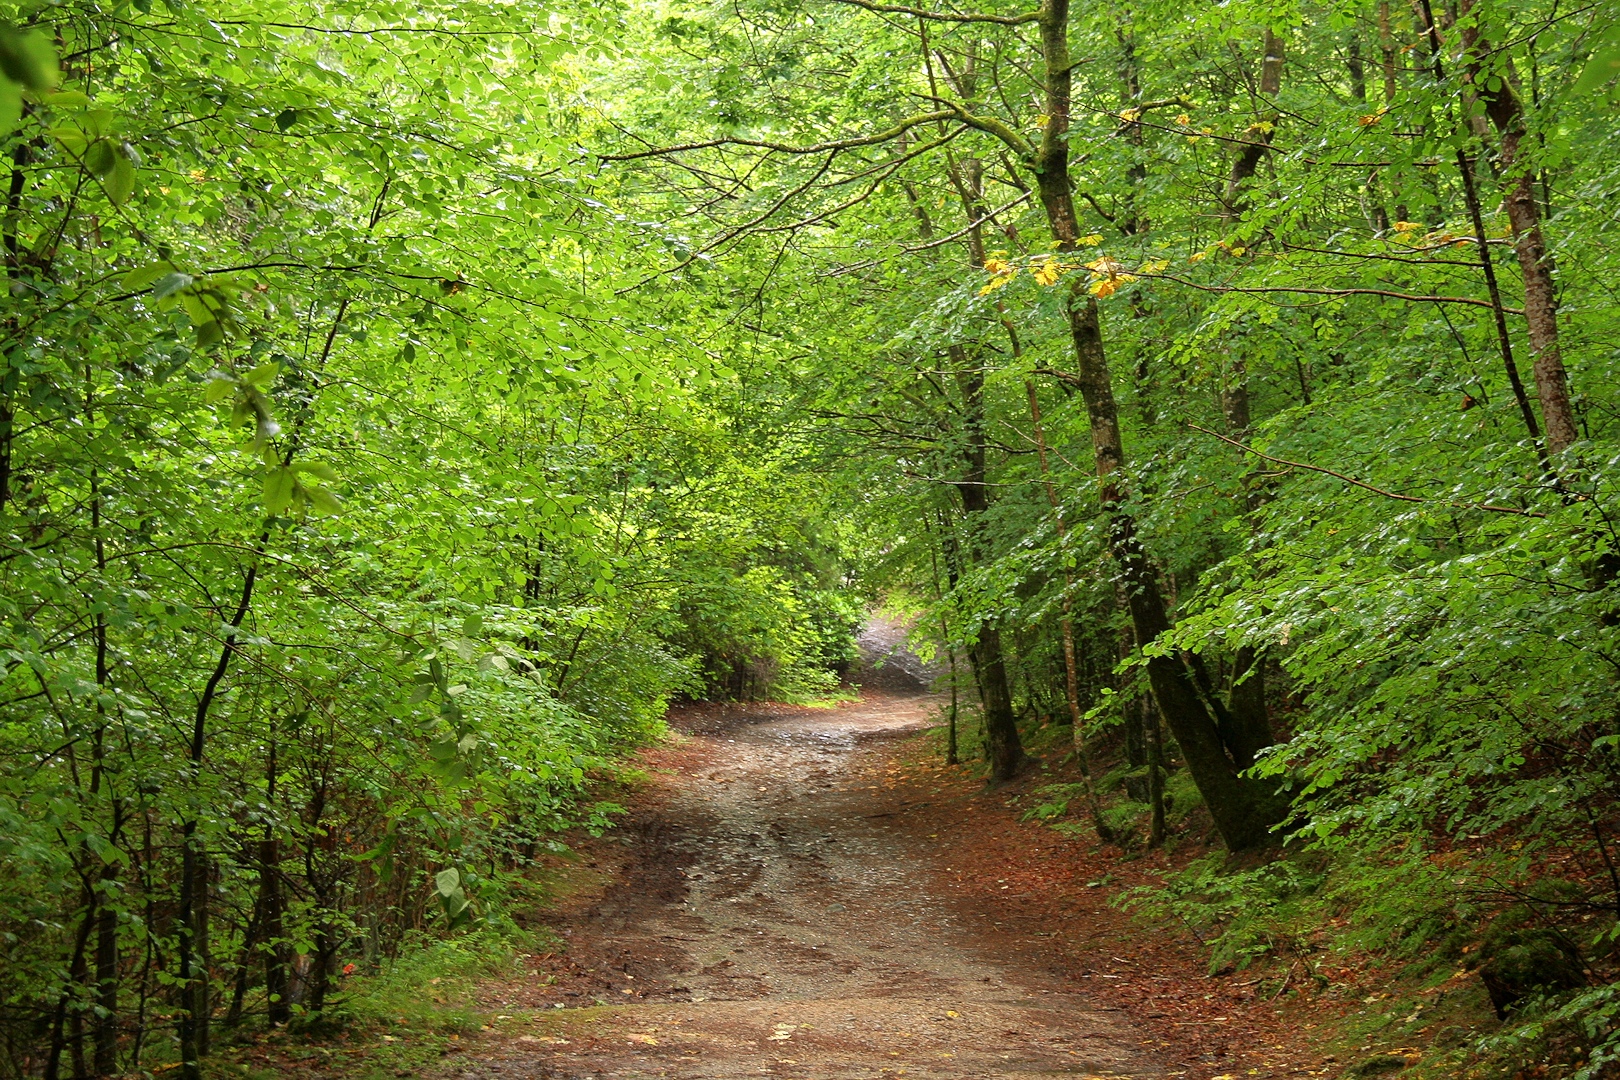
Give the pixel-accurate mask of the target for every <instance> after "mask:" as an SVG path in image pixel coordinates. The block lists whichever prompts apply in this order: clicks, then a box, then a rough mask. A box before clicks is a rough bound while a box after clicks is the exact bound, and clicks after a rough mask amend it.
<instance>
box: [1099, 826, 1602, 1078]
mask: <svg viewBox="0 0 1620 1080" xmlns="http://www.w3.org/2000/svg"><path fill="white" fill-rule="evenodd" d="M1498 863H1501V864H1502V865H1498ZM1507 870H1508V867H1507V865H1506V859H1505V857H1498V856H1494V855H1492V854H1491V853H1489V852H1481V851H1477V850H1470V851H1467V852H1461V851H1455V850H1453V851H1444V852H1440V851H1433V850H1429V849H1427V848H1425V847H1424V846H1423V845H1421V844H1419V843H1417V842H1415V841H1412V842H1408V843H1406V844H1405V845H1404V846H1401V847H1397V848H1392V849H1387V850H1382V851H1367V850H1356V849H1353V848H1348V847H1341V848H1338V849H1336V850H1334V851H1332V852H1328V851H1325V850H1322V849H1305V850H1293V851H1289V852H1287V853H1285V854H1283V855H1281V856H1279V857H1275V858H1272V859H1269V860H1266V861H1263V862H1259V863H1254V862H1253V861H1252V860H1251V861H1247V862H1242V861H1239V860H1234V859H1232V858H1231V857H1229V856H1227V855H1226V854H1225V853H1224V852H1213V853H1211V854H1209V855H1206V856H1204V857H1202V858H1197V859H1194V860H1193V861H1191V862H1189V863H1187V864H1186V865H1185V866H1183V867H1182V868H1180V869H1179V870H1176V871H1174V872H1172V873H1170V874H1167V875H1166V876H1165V878H1164V879H1163V881H1162V882H1161V883H1160V884H1158V885H1153V886H1141V887H1137V888H1133V889H1129V890H1126V891H1124V892H1123V893H1121V894H1120V895H1119V896H1118V897H1116V899H1115V903H1116V904H1117V905H1119V906H1121V907H1123V908H1125V909H1127V910H1130V911H1133V912H1135V913H1136V914H1137V915H1139V916H1140V917H1142V918H1144V919H1147V920H1149V921H1151V922H1153V923H1155V924H1157V925H1159V926H1164V927H1170V928H1173V929H1175V930H1180V931H1184V932H1186V933H1189V934H1191V935H1192V936H1194V937H1195V938H1196V939H1197V940H1198V941H1199V942H1200V943H1201V945H1202V946H1203V948H1204V950H1205V954H1206V956H1207V957H1208V964H1209V972H1210V974H1211V975H1212V976H1224V977H1227V978H1230V979H1234V980H1237V981H1240V982H1242V983H1243V984H1244V985H1247V986H1253V987H1254V993H1255V994H1256V995H1257V996H1258V997H1260V998H1262V999H1265V1000H1268V1001H1273V1002H1278V1003H1280V1004H1281V1005H1282V1006H1283V1007H1284V1009H1285V1010H1290V1009H1296V1010H1298V1019H1299V1020H1300V1023H1301V1027H1302V1030H1307V1031H1311V1032H1312V1034H1311V1044H1312V1046H1313V1048H1314V1049H1316V1050H1318V1051H1320V1052H1321V1053H1322V1054H1323V1056H1324V1058H1327V1059H1328V1063H1329V1064H1330V1065H1339V1066H1342V1068H1343V1073H1342V1075H1345V1076H1364V1075H1374V1074H1378V1073H1383V1072H1396V1071H1399V1072H1401V1074H1402V1075H1403V1076H1408V1077H1412V1078H1413V1080H1419V1078H1421V1080H1428V1078H1435V1080H1438V1078H1440V1077H1458V1076H1465V1077H1469V1078H1472V1080H1515V1078H1518V1080H1528V1078H1532V1077H1553V1078H1569V1080H1598V1078H1600V1077H1612V1076H1615V1075H1620V1071H1617V1070H1615V1068H1614V1065H1613V1062H1614V1061H1616V1060H1617V1059H1620V1035H1617V1031H1616V1029H1617V1026H1620V1025H1617V1019H1620V986H1617V985H1615V984H1612V983H1607V982H1605V979H1604V976H1603V975H1602V973H1601V972H1602V969H1603V967H1604V962H1605V955H1606V941H1607V940H1608V939H1609V938H1611V937H1612V936H1613V933H1614V928H1613V922H1614V921H1613V918H1612V916H1609V915H1604V914H1595V913H1593V912H1590V911H1585V910H1584V909H1583V908H1581V907H1580V906H1579V905H1577V904H1574V903H1572V902H1569V901H1568V900H1567V897H1568V896H1570V895H1572V894H1573V891H1572V890H1573V886H1572V885H1571V884H1570V883H1568V882H1561V881H1558V880H1556V879H1552V878H1546V879H1543V880H1540V881H1534V882H1529V883H1522V884H1519V885H1517V886H1514V887H1511V888H1510V887H1508V886H1506V885H1503V884H1501V882H1504V881H1508V880H1511V878H1510V877H1509V874H1508V873H1507ZM1514 898H1520V899H1526V898H1527V901H1526V903H1522V904H1520V905H1519V906H1518V907H1515V906H1513V905H1512V904H1510V903H1509V902H1508V901H1509V900H1511V899H1514ZM1521 910H1522V911H1525V912H1532V913H1533V914H1534V913H1539V914H1538V915H1536V917H1535V918H1534V919H1533V920H1532V921H1534V922H1535V925H1536V926H1538V927H1542V926H1545V927H1547V928H1550V929H1549V930H1548V932H1554V933H1557V934H1559V935H1561V936H1563V937H1565V938H1566V939H1568V940H1571V941H1575V942H1577V943H1578V945H1579V947H1580V949H1581V951H1582V956H1583V958H1584V960H1585V962H1586V963H1588V964H1590V965H1592V966H1591V967H1590V968H1589V974H1590V976H1591V978H1592V981H1593V983H1594V985H1592V986H1589V987H1585V988H1579V989H1572V990H1566V991H1564V992H1562V993H1558V992H1552V991H1551V990H1546V991H1539V992H1532V993H1529V994H1527V995H1526V996H1525V997H1523V998H1522V999H1520V1000H1519V1001H1517V1002H1516V1003H1514V1004H1513V1005H1512V1006H1511V1007H1510V1008H1509V1011H1508V1014H1507V1017H1506V1019H1505V1020H1501V1021H1499V1020H1498V1019H1497V1016H1496V1014H1495V1011H1494V1008H1493V1005H1492V1002H1491V1000H1490V997H1489V994H1488V993H1487V990H1486V984H1485V982H1484V981H1483V980H1482V978H1481V975H1480V971H1481V970H1482V969H1485V968H1488V967H1489V965H1490V964H1491V963H1493V961H1492V960H1491V959H1490V958H1489V956H1488V955H1487V954H1491V955H1508V954H1507V953H1492V944H1491V943H1492V936H1493V930H1492V927H1497V928H1500V927H1502V926H1504V925H1506V926H1511V925H1513V924H1512V922H1511V920H1512V919H1513V918H1515V915H1514V913H1515V912H1517V911H1521ZM1583 912H1584V913H1583ZM1494 933H1497V934H1498V935H1499V934H1500V929H1498V930H1497V931H1494ZM1531 956H1532V959H1531V961H1530V963H1531V964H1532V966H1533V965H1534V964H1535V963H1537V962H1538V961H1536V960H1535V959H1534V955H1533V954H1531ZM1495 962H1497V963H1500V961H1495Z"/></svg>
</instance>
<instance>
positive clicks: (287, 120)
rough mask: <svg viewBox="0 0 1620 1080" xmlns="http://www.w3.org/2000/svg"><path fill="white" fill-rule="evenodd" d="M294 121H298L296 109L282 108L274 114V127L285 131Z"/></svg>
mask: <svg viewBox="0 0 1620 1080" xmlns="http://www.w3.org/2000/svg"><path fill="white" fill-rule="evenodd" d="M296 123H298V110H297V109H282V110H281V111H280V112H279V113H277V114H276V127H278V128H280V129H281V130H282V131H286V130H287V129H288V128H290V127H292V126H293V125H294V124H296Z"/></svg>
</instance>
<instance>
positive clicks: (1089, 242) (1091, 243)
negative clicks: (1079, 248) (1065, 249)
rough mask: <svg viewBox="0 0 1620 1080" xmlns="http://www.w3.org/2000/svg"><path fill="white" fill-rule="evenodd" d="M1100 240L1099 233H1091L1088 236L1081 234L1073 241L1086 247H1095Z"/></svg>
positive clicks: (1101, 239)
mask: <svg viewBox="0 0 1620 1080" xmlns="http://www.w3.org/2000/svg"><path fill="white" fill-rule="evenodd" d="M1102 242H1103V238H1102V234H1101V233H1092V234H1091V235H1090V236H1082V237H1081V238H1080V239H1078V240H1076V241H1075V243H1077V244H1084V245H1085V246H1086V247H1096V246H1097V245H1098V244H1100V243H1102Z"/></svg>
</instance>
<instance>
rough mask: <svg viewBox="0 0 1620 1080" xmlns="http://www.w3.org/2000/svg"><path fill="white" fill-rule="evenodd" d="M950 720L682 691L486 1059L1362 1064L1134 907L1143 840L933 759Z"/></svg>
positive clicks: (565, 1062) (500, 995)
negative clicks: (744, 701) (1076, 819)
mask: <svg viewBox="0 0 1620 1080" xmlns="http://www.w3.org/2000/svg"><path fill="white" fill-rule="evenodd" d="M936 717H937V702H936V701H935V699H933V698H931V697H929V696H925V695H921V694H917V693H912V694H904V693H897V692H895V691H893V690H887V691H875V692H874V691H872V690H871V689H868V690H867V692H866V694H865V696H864V697H863V698H862V699H861V700H860V701H857V702H851V703H846V704H844V705H842V706H840V707H837V708H831V709H827V708H804V707H793V706H781V705H759V706H734V707H731V708H727V709H722V708H716V707H697V708H692V709H688V710H684V711H679V710H678V711H677V712H676V713H675V714H673V715H672V717H671V721H672V727H673V728H674V729H675V730H676V731H677V732H678V734H677V736H676V737H675V738H674V739H673V740H672V741H671V742H669V743H667V744H666V745H664V746H661V747H658V748H656V749H653V750H651V751H649V752H647V753H646V754H645V756H644V759H643V761H644V767H645V768H646V769H647V771H648V774H649V776H650V780H649V782H648V783H647V784H646V785H644V786H643V787H642V788H641V790H640V791H639V792H638V793H637V794H636V795H635V796H634V797H633V799H632V805H631V807H630V815H629V818H628V819H627V820H626V822H625V823H624V824H623V826H622V827H621V828H619V829H616V830H614V832H613V833H611V834H609V835H608V836H606V837H603V838H601V839H600V840H598V841H594V842H592V843H590V844H588V845H586V846H585V847H584V849H583V850H582V852H581V854H582V855H583V856H584V858H585V860H586V865H588V866H589V868H590V870H591V872H592V873H594V874H595V875H596V879H595V880H596V881H597V882H599V887H596V888H591V889H588V890H585V891H583V892H579V893H577V894H575V896H574V897H573V898H572V900H570V901H566V902H563V903H562V904H561V905H560V906H559V907H558V908H556V909H554V910H553V911H551V912H550V913H549V914H548V915H547V916H546V918H545V921H546V922H547V923H548V924H549V925H550V927H551V928H552V930H553V931H554V932H555V933H557V934H559V935H560V936H561V938H562V939H563V940H564V941H565V942H566V947H565V948H564V949H563V950H559V951H558V952H556V953H553V954H547V955H545V956H540V957H533V958H530V959H529V961H528V962H527V964H526V968H527V970H526V972H525V973H524V974H523V975H521V976H519V977H515V978H509V979H504V980H501V981H499V982H497V983H487V984H485V985H484V986H483V988H482V991H481V996H482V997H483V998H484V999H485V1000H484V1002H483V1004H484V1005H485V1006H486V1007H487V1008H488V1009H490V1010H491V1011H496V1010H498V1011H499V1013H500V1015H499V1016H498V1017H496V1018H495V1019H494V1020H493V1021H492V1023H491V1024H490V1025H489V1026H488V1030H486V1031H484V1032H482V1033H480V1034H479V1036H478V1037H477V1039H476V1040H475V1041H473V1042H472V1043H471V1044H469V1045H466V1046H465V1048H464V1049H463V1050H462V1051H461V1054H460V1055H459V1065H457V1066H456V1068H457V1069H458V1070H459V1076H460V1080H494V1078H513V1080H523V1078H529V1077H544V1078H557V1080H565V1078H566V1080H586V1078H598V1080H607V1078H610V1077H611V1078H624V1080H630V1078H641V1077H670V1078H689V1080H697V1078H704V1080H707V1078H715V1080H720V1078H730V1077H743V1076H750V1077H757V1076H779V1077H804V1078H806V1080H834V1078H838V1080H842V1078H856V1077H859V1078H868V1077H871V1078H880V1077H895V1076H916V1077H979V1078H990V1077H1030V1078H1033V1077H1052V1076H1096V1077H1132V1078H1143V1080H1146V1078H1150V1077H1170V1076H1177V1077H1186V1078H1187V1080H1209V1078H1214V1077H1230V1078H1232V1080H1236V1078H1237V1077H1248V1076H1259V1077H1267V1076H1271V1077H1281V1076H1319V1075H1325V1074H1329V1073H1331V1074H1335V1075H1336V1074H1338V1073H1339V1072H1340V1071H1341V1070H1342V1069H1343V1068H1344V1066H1343V1065H1339V1064H1335V1063H1334V1062H1333V1060H1332V1059H1331V1058H1328V1059H1327V1060H1323V1059H1322V1057H1321V1056H1320V1055H1319V1054H1313V1052H1312V1051H1311V1049H1310V1045H1309V1043H1310V1039H1309V1032H1305V1031H1301V1030H1299V1029H1298V1028H1297V1027H1296V1028H1295V1029H1293V1030H1291V1031H1288V1032H1285V1031H1284V1029H1283V1028H1282V1027H1281V1025H1280V1024H1279V1018H1278V1014H1277V1012H1276V1011H1275V1010H1274V1009H1273V1008H1272V1007H1271V1006H1270V1005H1269V1004H1268V1003H1266V1002H1264V1001H1262V1000H1261V999H1260V998H1259V995H1258V994H1257V992H1256V991H1255V988H1254V986H1253V983H1252V982H1249V983H1246V982H1245V980H1243V979H1242V978H1241V977H1224V978H1212V977H1209V976H1208V975H1207V970H1206V960H1205V957H1204V956H1203V955H1202V954H1201V953H1200V951H1199V950H1198V949H1197V947H1196V942H1194V941H1192V940H1191V939H1190V938H1189V940H1188V941H1185V942H1182V941H1177V940H1174V939H1173V938H1172V937H1171V936H1170V935H1168V934H1164V933H1153V932H1152V931H1150V930H1148V929H1146V928H1144V926H1143V924H1142V923H1141V922H1140V921H1138V920H1135V919H1133V918H1132V917H1131V916H1130V915H1128V914H1126V913H1122V912H1120V911H1118V910H1117V909H1115V908H1114V907H1112V906H1110V905H1109V903H1108V897H1109V896H1110V895H1111V894H1113V893H1115V892H1116V891H1117V889H1116V888H1115V887H1112V886H1117V884H1119V883H1118V882H1117V881H1115V880H1114V877H1115V875H1116V874H1117V873H1118V871H1119V869H1120V864H1119V862H1118V858H1117V855H1118V853H1117V852H1116V853H1113V854H1112V855H1110V854H1107V853H1105V852H1094V851H1091V850H1090V847H1095V845H1094V844H1093V845H1090V846H1089V847H1088V845H1087V844H1086V843H1084V842H1081V841H1079V840H1073V839H1069V838H1066V837H1064V836H1062V835H1059V834H1058V833H1055V832H1054V831H1052V830H1051V829H1048V828H1045V827H1043V826H1041V825H1039V824H1037V823H1033V822H1030V823H1024V822H1020V821H1019V820H1018V815H1017V814H1016V813H1015V811H1014V809H1013V808H1011V807H1010V806H1009V798H1010V797H1011V796H1014V795H1016V794H1017V789H1016V785H1015V786H1014V788H1012V789H1007V788H1004V789H1002V790H1000V791H997V792H986V791H985V789H984V787H983V784H982V782H980V781H978V780H977V779H975V778H974V777H973V776H971V775H970V774H969V773H968V771H967V770H965V769H962V768H946V767H944V766H940V765H937V764H934V763H933V762H937V754H934V753H932V751H931V750H930V749H929V747H928V746H927V745H925V743H924V741H923V740H921V739H919V738H917V737H916V736H917V733H918V732H919V731H920V730H921V729H923V728H924V727H926V726H928V725H930V724H931V723H932V722H934V720H935V718H936ZM1032 782H1033V781H1032ZM1143 869H1144V870H1147V869H1149V868H1148V867H1143ZM1392 1064H1394V1063H1392ZM1397 1067H1398V1066H1397Z"/></svg>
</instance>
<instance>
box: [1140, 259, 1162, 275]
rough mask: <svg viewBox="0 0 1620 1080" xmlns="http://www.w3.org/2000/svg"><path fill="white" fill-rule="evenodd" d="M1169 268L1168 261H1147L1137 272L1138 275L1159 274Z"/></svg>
mask: <svg viewBox="0 0 1620 1080" xmlns="http://www.w3.org/2000/svg"><path fill="white" fill-rule="evenodd" d="M1169 266H1170V260H1169V259H1149V260H1148V261H1147V262H1145V263H1143V264H1142V268H1141V269H1140V270H1138V271H1137V273H1139V274H1161V273H1163V272H1164V271H1165V270H1166V269H1167V268H1168V267H1169Z"/></svg>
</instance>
